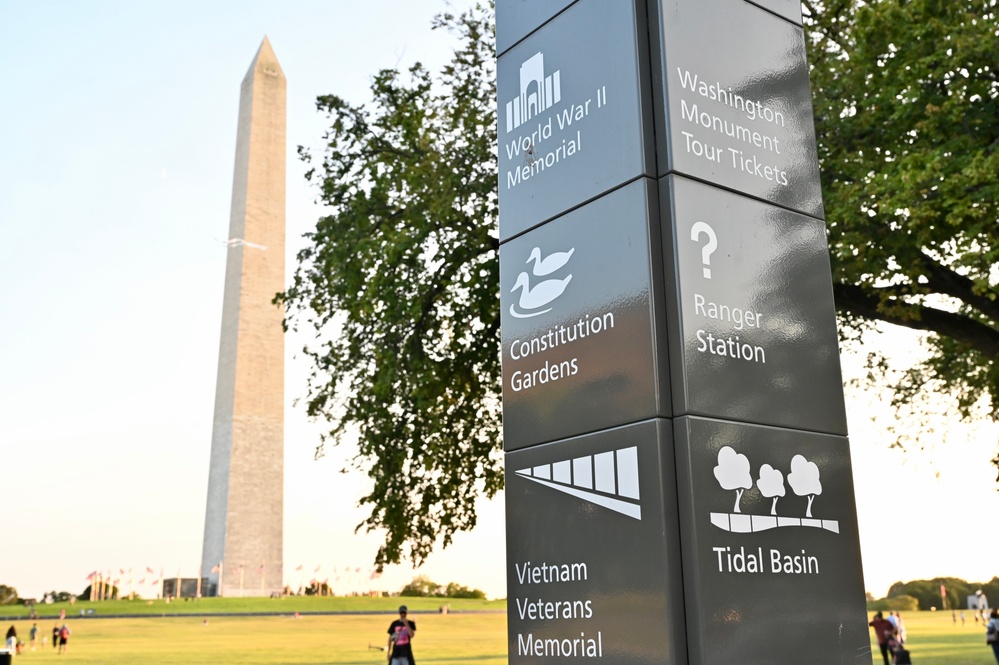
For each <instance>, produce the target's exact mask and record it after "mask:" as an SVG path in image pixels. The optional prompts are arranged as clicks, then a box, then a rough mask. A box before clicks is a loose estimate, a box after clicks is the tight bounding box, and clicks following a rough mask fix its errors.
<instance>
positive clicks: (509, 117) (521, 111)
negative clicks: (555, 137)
mask: <svg viewBox="0 0 999 665" xmlns="http://www.w3.org/2000/svg"><path fill="white" fill-rule="evenodd" d="M559 74H560V70H556V71H555V72H554V73H552V74H551V76H545V55H544V53H541V52H538V53H535V54H534V55H533V56H531V57H530V58H528V59H527V60H526V61H524V63H523V64H522V65H521V66H520V95H518V96H517V97H516V98H515V99H512V100H510V101H509V102H507V103H506V131H508V132H512V131H513V130H514V129H516V128H517V127H520V125H522V124H523V123H525V122H527V121H528V120H530V119H531V118H533V117H534V116H536V115H538V114H539V113H541V112H542V111H544V110H546V109H549V108H551V107H552V106H554V105H555V104H558V102H559V101H560V100H561V99H562V84H561V78H560V75H559Z"/></svg>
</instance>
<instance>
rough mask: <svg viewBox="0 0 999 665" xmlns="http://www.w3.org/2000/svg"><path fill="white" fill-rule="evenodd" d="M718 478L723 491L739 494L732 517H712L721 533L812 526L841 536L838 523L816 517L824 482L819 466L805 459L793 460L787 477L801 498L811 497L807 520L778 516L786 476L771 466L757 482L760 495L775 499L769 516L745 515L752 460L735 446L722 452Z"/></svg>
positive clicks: (720, 453) (765, 468) (727, 514)
mask: <svg viewBox="0 0 999 665" xmlns="http://www.w3.org/2000/svg"><path fill="white" fill-rule="evenodd" d="M714 474H715V479H716V480H717V481H718V484H719V485H721V487H722V489H725V490H734V491H735V505H734V506H733V508H732V512H731V513H711V523H712V524H714V525H715V526H716V527H718V528H719V529H724V530H725V531H733V532H736V533H754V532H757V531H766V530H767V529H775V528H777V527H786V526H810V527H816V528H820V529H826V530H827V531H832V532H833V533H839V522H838V521H837V520H822V519H814V518H813V517H812V502H813V501H815V497H816V496H818V495H820V494H822V481H821V480H820V477H819V467H818V465H817V464H815V462H809V461H808V460H807V459H805V457H804V456H803V455H795V456H794V457H792V458H791V472H790V473H788V474H787V483H788V485H790V486H791V490H792V491H793V492H794V493H795V494H796V495H797V496H805V497H808V505H807V506H806V508H805V516H804V517H786V516H781V515H778V514H777V502H778V500H779V499H780V498H781V497H783V496H784V494H785V492H786V490H785V487H784V474H783V473H782V472H781V471H779V470H778V469H775V468H774V467H772V466H770V465H769V464H764V465H763V466H762V467H760V475H759V478H758V479H757V480H756V487H757V489H759V490H760V494H762V495H763V496H764V497H765V498H768V499H773V502H772V503H771V504H770V514H769V515H744V514H742V507H741V506H740V502H741V501H742V493H743V492H744V491H745V490H748V489H751V488H752V487H753V476H752V474H751V472H750V465H749V458H748V457H746V456H745V455H743V454H741V453H738V452H736V451H735V449H734V448H732V447H731V446H725V447H723V448H722V449H721V450H719V451H718V466H716V467H715V468H714Z"/></svg>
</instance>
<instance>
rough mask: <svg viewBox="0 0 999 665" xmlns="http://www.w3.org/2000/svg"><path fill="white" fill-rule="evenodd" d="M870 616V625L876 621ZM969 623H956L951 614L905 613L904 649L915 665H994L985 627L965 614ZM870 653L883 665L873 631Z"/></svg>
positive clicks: (958, 621)
mask: <svg viewBox="0 0 999 665" xmlns="http://www.w3.org/2000/svg"><path fill="white" fill-rule="evenodd" d="M873 616H874V615H873V613H870V614H868V621H870V619H871V618H872V617H873ZM965 616H966V617H967V622H966V623H965V624H964V625H963V626H962V625H961V620H960V617H958V620H957V623H955V622H954V620H953V618H952V617H951V613H950V612H904V613H903V614H902V620H903V621H904V623H905V628H906V633H907V637H906V643H905V647H906V649H908V650H909V653H910V654H911V656H912V662H913V664H914V665H990V664H991V665H995V657H994V656H993V655H992V648H991V647H990V646H988V645H986V644H985V627H984V626H983V625H982V624H981V623H975V622H974V621H973V620H972V618H971V612H970V611H966V612H965ZM870 632H871V651H872V652H873V654H874V662H875V663H876V665H882V664H883V662H884V661H883V660H882V659H881V650H880V648H878V644H877V641H875V640H874V637H873V636H874V631H873V630H871V631H870Z"/></svg>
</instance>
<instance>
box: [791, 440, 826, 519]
mask: <svg viewBox="0 0 999 665" xmlns="http://www.w3.org/2000/svg"><path fill="white" fill-rule="evenodd" d="M787 482H788V483H789V484H790V485H791V489H793V490H794V493H795V494H797V495H798V496H807V497H808V507H807V508H806V510H805V517H811V516H812V501H814V500H815V496H816V495H818V494H822V483H821V482H820V481H819V467H818V466H817V465H816V464H815V462H809V461H808V460H807V459H805V458H804V456H803V455H795V456H794V457H792V458H791V473H789V474H788V475H787Z"/></svg>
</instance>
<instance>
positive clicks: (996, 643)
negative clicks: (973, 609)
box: [985, 610, 999, 663]
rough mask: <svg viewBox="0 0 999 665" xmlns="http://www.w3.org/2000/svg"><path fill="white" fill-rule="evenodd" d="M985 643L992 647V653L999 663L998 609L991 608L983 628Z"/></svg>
mask: <svg viewBox="0 0 999 665" xmlns="http://www.w3.org/2000/svg"><path fill="white" fill-rule="evenodd" d="M985 643H986V644H988V645H989V646H990V647H992V655H994V656H995V657H996V662H997V663H999V610H992V613H991V614H989V623H988V626H987V627H986V629H985Z"/></svg>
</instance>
